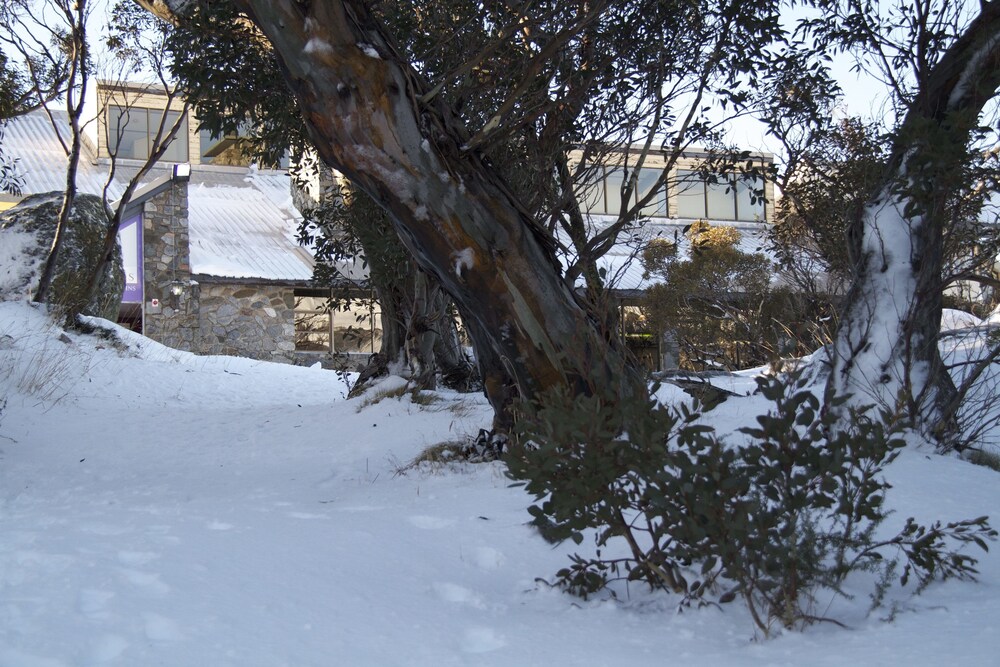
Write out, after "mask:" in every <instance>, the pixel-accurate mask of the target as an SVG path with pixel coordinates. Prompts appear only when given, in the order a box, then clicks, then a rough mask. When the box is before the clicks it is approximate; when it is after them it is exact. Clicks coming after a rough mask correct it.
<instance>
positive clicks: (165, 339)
mask: <svg viewBox="0 0 1000 667" xmlns="http://www.w3.org/2000/svg"><path fill="white" fill-rule="evenodd" d="M187 217H188V197H187V183H172V184H171V187H169V188H168V189H167V190H165V191H164V192H162V193H160V194H159V195H157V196H155V197H153V198H152V199H150V200H149V201H147V202H146V203H145V204H144V205H143V213H142V234H143V249H142V253H143V280H144V283H145V284H144V301H145V303H144V305H143V307H144V309H145V313H144V315H145V319H144V329H143V333H144V334H145V335H146V336H149V337H150V338H152V339H153V340H156V341H159V342H161V343H163V344H164V345H167V346H169V347H173V348H177V349H179V350H190V351H196V350H197V346H198V314H199V313H198V310H199V308H198V294H197V290H195V289H194V288H193V286H192V284H191V257H190V252H189V250H188V248H189V244H188V225H187ZM174 291H178V292H180V293H179V294H175V293H174Z"/></svg>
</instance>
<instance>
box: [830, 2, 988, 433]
mask: <svg viewBox="0 0 1000 667" xmlns="http://www.w3.org/2000/svg"><path fill="white" fill-rule="evenodd" d="M998 87H1000V2H997V1H994V2H985V3H983V5H982V12H981V14H980V15H979V16H978V17H977V18H976V19H975V20H974V21H973V22H972V23H971V24H970V25H969V27H968V29H967V30H966V31H965V33H964V34H963V35H962V36H961V37H960V38H959V39H958V40H956V41H955V43H954V44H953V45H952V46H951V47H950V48H949V49H948V50H947V51H946V52H945V53H944V55H943V57H942V58H941V59H940V60H939V62H938V63H937V65H935V67H934V69H933V71H931V72H930V73H929V75H928V76H927V77H926V79H925V81H923V82H922V83H921V88H920V90H919V92H918V95H917V97H916V99H915V100H914V103H913V104H912V106H911V107H910V109H909V111H908V113H907V116H906V118H905V119H904V121H903V124H902V126H901V128H900V130H899V132H898V133H897V135H896V137H897V138H896V140H895V145H894V147H893V153H892V156H891V159H890V161H889V164H888V166H887V168H886V172H885V177H884V179H883V186H882V187H881V189H880V191H879V192H878V194H877V195H876V197H875V198H873V199H872V200H871V201H870V202H869V203H868V204H867V205H866V206H865V208H864V210H863V212H862V214H861V216H860V218H859V219H858V220H857V221H856V222H855V224H854V226H853V228H852V230H851V245H852V250H853V256H854V257H855V258H856V265H855V277H854V281H853V284H852V286H851V289H850V292H849V293H848V296H847V299H846V304H847V308H846V311H845V312H844V313H843V316H842V319H841V324H840V328H839V329H838V332H837V337H836V341H835V354H834V365H833V373H832V374H831V376H830V382H829V386H828V391H829V392H830V393H832V394H835V395H846V394H850V395H852V396H853V398H852V402H853V403H854V404H855V405H863V404H871V403H873V402H874V403H875V404H876V405H880V406H882V407H885V408H888V409H890V410H892V411H895V412H896V414H897V415H898V416H899V417H901V418H903V419H905V420H907V421H908V422H909V423H910V424H911V425H913V426H915V427H916V428H918V429H919V430H921V431H922V432H924V433H927V434H929V435H932V436H933V437H936V438H938V439H939V441H940V442H942V444H944V445H946V446H947V444H948V442H949V439H950V437H951V435H952V433H951V432H950V431H951V430H952V429H953V427H954V424H953V417H954V414H953V412H954V411H953V410H950V409H949V407H948V406H950V405H952V403H953V401H952V399H953V398H954V396H955V387H954V384H953V383H952V381H951V378H950V377H949V375H948V373H947V371H946V370H945V368H944V365H943V364H942V361H941V357H940V353H939V349H938V345H937V341H938V334H939V333H940V322H941V308H942V299H941V298H942V290H943V287H944V285H943V284H942V268H943V239H944V232H945V229H946V226H947V224H948V221H949V219H950V216H949V211H948V206H949V200H950V199H951V198H952V197H953V196H954V194H955V193H954V186H953V179H952V176H953V175H954V174H960V173H961V172H962V168H961V167H962V164H963V162H964V160H966V159H967V145H968V143H969V140H970V137H971V132H972V130H973V129H974V128H975V127H976V123H977V119H978V117H979V114H980V113H981V112H982V109H983V107H984V106H985V104H986V103H987V102H988V101H989V100H990V99H991V98H992V97H993V96H994V95H995V94H996V91H997V89H998Z"/></svg>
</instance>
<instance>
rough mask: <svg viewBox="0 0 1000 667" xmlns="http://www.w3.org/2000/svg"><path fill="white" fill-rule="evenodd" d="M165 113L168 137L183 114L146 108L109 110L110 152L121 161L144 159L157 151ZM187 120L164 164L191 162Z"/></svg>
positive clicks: (116, 108)
mask: <svg viewBox="0 0 1000 667" xmlns="http://www.w3.org/2000/svg"><path fill="white" fill-rule="evenodd" d="M164 114H166V119H165V120H164V124H163V132H164V134H166V133H167V132H168V131H169V129H170V128H171V127H173V124H174V123H175V122H177V118H178V117H179V116H180V113H179V112H177V111H163V110H162V109H146V108H143V107H121V106H116V105H110V106H109V107H108V153H109V154H111V155H114V156H116V157H120V158H131V159H136V160H145V159H146V158H148V157H149V154H150V152H151V151H152V150H153V148H154V141H155V139H156V133H157V130H158V129H159V126H160V120H161V119H162V118H163V115H164ZM187 138H188V127H187V118H185V119H184V120H183V121H182V122H181V126H180V128H179V129H178V130H177V136H176V137H174V139H173V140H172V141H171V142H170V143H169V144H168V145H167V149H166V151H164V153H163V157H161V158H160V159H161V160H163V161H165V162H187V161H188V142H187Z"/></svg>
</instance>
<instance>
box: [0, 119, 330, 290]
mask: <svg viewBox="0 0 1000 667" xmlns="http://www.w3.org/2000/svg"><path fill="white" fill-rule="evenodd" d="M53 119H54V121H55V127H53V123H52V122H50V121H49V117H48V115H47V114H46V113H45V112H44V111H35V112H32V113H29V114H26V115H24V116H21V117H19V118H15V119H13V120H11V121H10V122H9V123H8V124H7V126H6V127H5V132H4V152H5V153H6V154H7V155H8V156H9V157H16V158H17V159H18V168H19V171H20V173H21V174H22V176H23V179H24V187H23V188H22V190H23V192H24V194H26V195H27V194H34V193H40V192H50V191H59V192H61V191H63V190H64V189H65V187H66V160H67V158H66V153H65V152H64V151H63V149H62V146H61V144H60V143H59V140H58V136H57V134H56V132H57V131H58V132H59V134H60V135H61V136H63V137H64V138H66V137H69V136H70V130H69V123H68V122H67V120H66V113H65V112H64V111H53ZM104 162H106V161H104ZM128 164H130V165H131V164H132V162H131V161H129V162H128ZM78 169H79V171H78V173H77V188H78V190H79V191H80V192H85V193H91V194H97V195H99V194H101V191H102V189H103V188H104V184H105V182H106V180H107V165H106V163H98V162H97V161H96V160H95V157H94V154H93V152H92V151H91V150H90V148H89V147H88V146H86V145H85V146H84V153H83V156H82V157H81V160H80V164H79V167H78ZM126 169H127V168H125V169H122V170H120V171H119V174H118V175H117V177H116V181H115V182H114V183H112V186H111V188H110V192H109V194H110V198H111V199H112V200H114V199H116V198H118V197H119V196H120V195H121V193H122V192H124V189H125V182H124V176H123V174H122V173H121V171H125V170H126ZM167 169H169V165H165V164H164V165H157V166H156V167H155V168H154V169H153V170H151V171H150V173H149V174H148V175H147V177H146V179H145V180H144V181H143V182H144V183H145V182H149V181H151V180H154V179H155V178H157V177H158V176H162V175H163V174H165V173H167ZM300 219H301V215H300V214H299V212H298V211H297V210H296V209H295V207H294V206H293V205H292V197H291V190H290V183H289V177H288V174H287V173H286V172H284V171H276V170H261V169H257V168H256V167H250V168H239V167H217V166H203V165H192V173H191V180H190V182H189V184H188V227H189V239H190V245H191V271H192V273H194V274H200V275H209V276H215V277H220V278H241V279H259V280H282V281H301V282H308V281H310V280H311V279H312V275H313V257H312V254H311V253H310V252H309V250H308V249H306V248H303V247H302V246H300V245H299V243H298V241H297V240H296V238H295V234H296V230H297V228H298V223H299V220H300Z"/></svg>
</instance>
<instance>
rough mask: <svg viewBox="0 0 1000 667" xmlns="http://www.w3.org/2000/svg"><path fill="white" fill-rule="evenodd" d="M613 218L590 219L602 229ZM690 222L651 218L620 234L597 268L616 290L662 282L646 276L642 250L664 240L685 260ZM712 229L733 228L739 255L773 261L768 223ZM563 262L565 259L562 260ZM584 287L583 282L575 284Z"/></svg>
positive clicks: (638, 288) (641, 287) (656, 278)
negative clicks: (655, 241)
mask: <svg viewBox="0 0 1000 667" xmlns="http://www.w3.org/2000/svg"><path fill="white" fill-rule="evenodd" d="M615 219H616V218H615V217H614V216H602V215H593V216H590V224H591V225H592V226H593V227H594V228H596V229H600V228H605V227H607V226H608V225H610V224H612V223H613V222H614V221H615ZM692 222H694V221H693V220H688V219H681V218H650V219H648V220H647V221H646V222H645V223H643V224H642V225H641V226H639V227H637V228H636V229H633V230H630V231H627V232H623V233H622V234H621V235H619V238H618V242H617V243H615V245H614V246H613V247H612V248H611V250H609V251H608V253H607V254H606V255H604V256H603V257H601V258H600V259H598V268H599V269H604V270H605V272H606V273H605V276H606V280H607V281H608V284H609V285H610V286H611V287H612V288H613V289H616V290H621V291H631V290H645V289H648V288H649V287H650V286H651V285H654V284H656V283H659V282H662V281H661V279H660V278H659V277H657V276H649V277H646V276H645V275H644V274H645V269H644V267H643V265H642V251H643V249H644V248H645V247H646V245H647V244H648V243H649V242H650V241H651V240H653V239H655V238H662V239H667V240H668V241H671V242H673V243H675V244H676V245H677V253H678V254H677V257H678V259H681V260H684V259H688V258H689V257H690V253H691V241H690V239H688V237H687V236H686V235H685V233H684V230H685V228H686V227H687V226H688V225H690V224H691V223H692ZM709 223H710V224H711V225H712V226H722V225H725V226H729V227H734V228H735V229H736V230H737V231H738V232H739V233H740V240H739V242H738V243H737V244H736V248H737V249H738V250H740V251H742V252H745V253H748V254H753V253H760V254H763V255H764V256H765V257H767V258H768V259H771V260H772V261H773V260H774V257H773V254H772V253H771V252H769V251H768V249H767V223H762V222H732V221H716V220H710V221H709ZM563 261H564V262H565V259H564V260H563ZM578 282H579V284H580V285H581V286H582V285H583V279H582V278H581V279H580V281H578Z"/></svg>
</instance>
